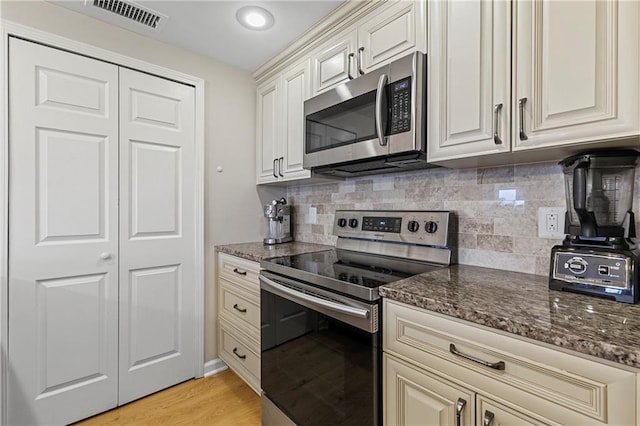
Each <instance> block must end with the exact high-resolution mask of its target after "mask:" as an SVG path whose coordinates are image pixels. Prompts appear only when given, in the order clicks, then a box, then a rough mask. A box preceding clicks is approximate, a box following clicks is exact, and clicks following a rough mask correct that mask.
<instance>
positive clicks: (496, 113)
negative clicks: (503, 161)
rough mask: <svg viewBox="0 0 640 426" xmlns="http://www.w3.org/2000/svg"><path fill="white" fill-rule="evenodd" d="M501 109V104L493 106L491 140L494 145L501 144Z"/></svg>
mask: <svg viewBox="0 0 640 426" xmlns="http://www.w3.org/2000/svg"><path fill="white" fill-rule="evenodd" d="M501 111H502V104H496V106H494V107H493V128H494V129H493V142H494V143H495V144H496V145H502V138H500V112H501Z"/></svg>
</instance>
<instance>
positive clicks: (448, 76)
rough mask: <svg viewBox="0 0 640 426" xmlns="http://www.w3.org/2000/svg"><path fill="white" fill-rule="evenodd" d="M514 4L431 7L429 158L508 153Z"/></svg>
mask: <svg viewBox="0 0 640 426" xmlns="http://www.w3.org/2000/svg"><path fill="white" fill-rule="evenodd" d="M510 10H511V8H510V4H509V3H508V2H505V1H501V0H495V1H477V2H469V1H464V2H460V1H436V2H429V32H430V44H429V49H428V51H429V73H428V79H429V83H428V94H429V96H428V103H429V104H428V110H429V111H430V112H429V114H430V120H429V129H428V135H429V137H428V141H429V147H428V155H429V159H430V160H432V161H435V160H447V159H452V158H458V157H466V156H469V155H482V154H493V153H499V152H508V151H509V150H510V148H511V138H510V116H511V114H510V113H511V103H510V96H509V95H510V78H509V76H510V72H509V67H510V37H509V28H510V21H511V19H510Z"/></svg>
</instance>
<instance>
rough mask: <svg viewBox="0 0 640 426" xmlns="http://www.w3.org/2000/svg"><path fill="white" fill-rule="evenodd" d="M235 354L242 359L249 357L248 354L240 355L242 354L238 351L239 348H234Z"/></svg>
mask: <svg viewBox="0 0 640 426" xmlns="http://www.w3.org/2000/svg"><path fill="white" fill-rule="evenodd" d="M233 354H234V355H235V356H237V357H238V358H240V359H247V356H246V355H240V354H239V353H238V348H233Z"/></svg>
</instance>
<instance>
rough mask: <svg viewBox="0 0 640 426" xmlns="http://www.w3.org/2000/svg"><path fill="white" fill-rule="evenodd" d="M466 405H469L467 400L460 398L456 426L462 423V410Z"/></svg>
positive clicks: (457, 403) (457, 404) (457, 405)
mask: <svg viewBox="0 0 640 426" xmlns="http://www.w3.org/2000/svg"><path fill="white" fill-rule="evenodd" d="M465 405H467V401H465V400H464V399H462V398H458V401H457V402H456V426H461V425H462V410H464V407H465Z"/></svg>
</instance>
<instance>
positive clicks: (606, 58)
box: [512, 0, 640, 150]
mask: <svg viewBox="0 0 640 426" xmlns="http://www.w3.org/2000/svg"><path fill="white" fill-rule="evenodd" d="M513 5H514V6H513V7H514V8H515V9H514V12H515V13H514V16H515V19H516V30H515V32H514V40H515V42H514V47H515V52H514V58H515V61H516V62H515V66H514V70H515V74H514V76H515V81H514V93H515V95H514V99H513V101H512V102H513V103H512V107H513V108H514V124H515V125H514V128H513V135H514V145H513V149H514V150H524V149H530V148H537V147H548V146H554V145H566V144H574V143H579V142H583V141H593V140H599V139H609V138H619V137H625V136H631V135H638V134H639V133H640V88H639V85H640V82H639V80H640V64H639V63H640V32H639V28H640V3H639V2H637V1H625V0H618V1H614V0H610V1H601V0H590V1H587V0H581V1H522V2H515V3H514V4H513ZM516 110H517V111H518V112H517V113H515V111H516Z"/></svg>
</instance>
